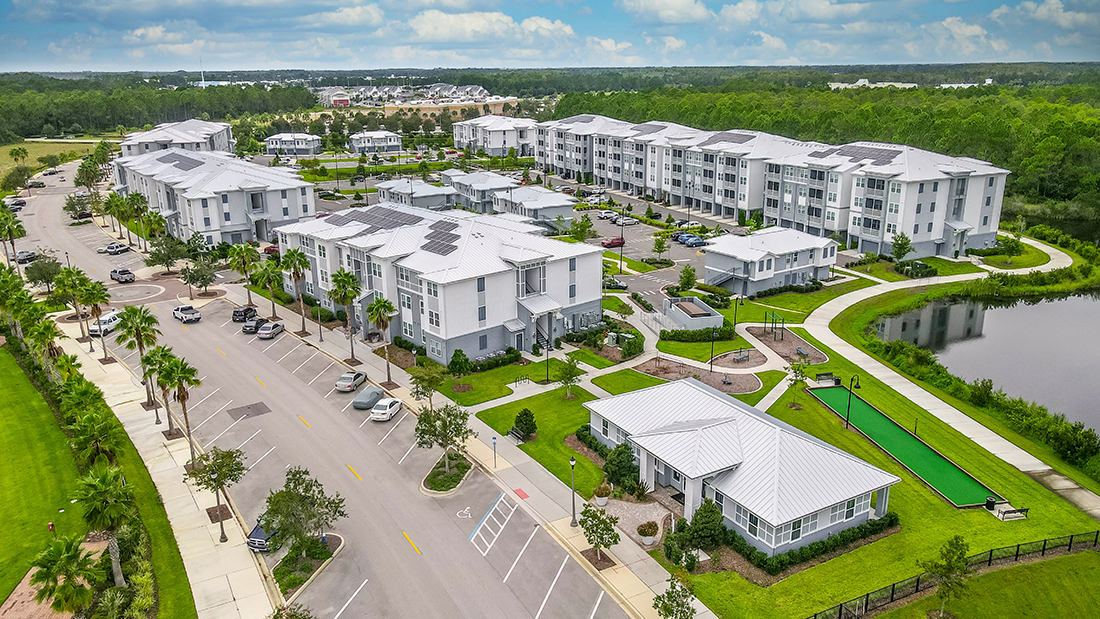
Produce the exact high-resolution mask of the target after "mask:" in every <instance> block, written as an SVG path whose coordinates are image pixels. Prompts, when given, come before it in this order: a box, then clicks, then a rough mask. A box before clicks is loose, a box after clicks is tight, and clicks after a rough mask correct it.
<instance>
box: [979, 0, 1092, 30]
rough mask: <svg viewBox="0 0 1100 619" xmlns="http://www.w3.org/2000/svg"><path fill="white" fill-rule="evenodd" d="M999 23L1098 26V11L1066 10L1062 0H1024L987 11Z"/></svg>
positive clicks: (1062, 26)
mask: <svg viewBox="0 0 1100 619" xmlns="http://www.w3.org/2000/svg"><path fill="white" fill-rule="evenodd" d="M989 17H990V18H991V19H992V20H994V21H996V22H997V23H999V24H1002V25H1007V24H1008V23H1012V24H1016V25H1027V24H1030V23H1033V22H1035V21H1041V22H1046V23H1049V24H1054V25H1055V26H1058V27H1059V28H1063V29H1065V30H1076V29H1085V28H1092V29H1096V28H1100V13H1096V12H1092V13H1086V12H1083V11H1067V10H1066V7H1065V5H1064V4H1063V3H1062V0H1043V2H1042V3H1038V2H1032V1H1031V0H1026V1H1025V2H1021V3H1020V4H1018V5H1017V6H1016V7H1015V8H1011V7H1009V6H1008V5H1005V4H1002V5H1001V6H999V7H997V8H995V9H993V11H991V12H990V13H989Z"/></svg>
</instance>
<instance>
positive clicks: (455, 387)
mask: <svg viewBox="0 0 1100 619" xmlns="http://www.w3.org/2000/svg"><path fill="white" fill-rule="evenodd" d="M473 388H474V387H473V385H467V384H466V383H457V384H452V385H451V391H453V392H455V393H466V392H467V391H469V390H471V389H473Z"/></svg>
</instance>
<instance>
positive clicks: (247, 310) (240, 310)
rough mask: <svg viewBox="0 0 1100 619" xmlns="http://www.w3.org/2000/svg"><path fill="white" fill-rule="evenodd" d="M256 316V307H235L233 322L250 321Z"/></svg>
mask: <svg viewBox="0 0 1100 619" xmlns="http://www.w3.org/2000/svg"><path fill="white" fill-rule="evenodd" d="M255 317H256V308H254V307H248V306H247V305H244V306H241V307H234V308H233V322H248V321H249V320H252V319H253V318H255Z"/></svg>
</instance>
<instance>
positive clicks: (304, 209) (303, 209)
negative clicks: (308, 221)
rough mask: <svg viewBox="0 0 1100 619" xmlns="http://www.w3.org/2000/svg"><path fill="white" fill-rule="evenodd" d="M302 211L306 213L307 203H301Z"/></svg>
mask: <svg viewBox="0 0 1100 619" xmlns="http://www.w3.org/2000/svg"><path fill="white" fill-rule="evenodd" d="M302 212H303V213H308V212H309V205H308V204H303V205H302Z"/></svg>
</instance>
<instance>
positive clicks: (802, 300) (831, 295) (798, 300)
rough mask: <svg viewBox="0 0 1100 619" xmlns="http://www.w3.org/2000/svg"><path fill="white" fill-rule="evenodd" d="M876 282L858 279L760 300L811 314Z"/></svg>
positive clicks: (767, 303) (766, 303) (774, 305)
mask: <svg viewBox="0 0 1100 619" xmlns="http://www.w3.org/2000/svg"><path fill="white" fill-rule="evenodd" d="M874 285H875V282H873V281H871V280H869V279H863V278H860V279H856V280H853V281H850V282H844V283H843V284H836V285H834V286H825V287H824V288H822V289H821V290H818V291H817V292H785V293H783V294H777V295H775V296H774V297H764V298H763V299H760V302H761V303H763V304H765V305H771V306H773V307H781V308H784V309H789V310H792V311H796V312H803V313H806V314H809V313H810V312H812V311H814V310H815V309H817V308H819V307H821V306H822V305H823V304H824V303H826V302H828V301H831V300H833V299H835V298H837V297H839V296H840V295H843V294H848V293H849V292H853V291H855V290H859V289H860V288H867V287H868V286H874ZM740 317H741V316H740V312H738V318H739V319H740Z"/></svg>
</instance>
